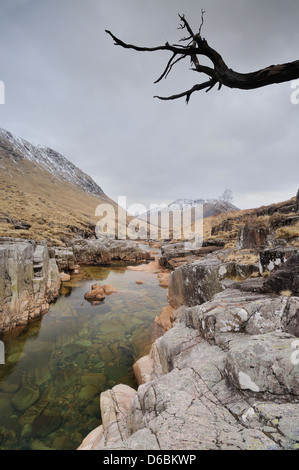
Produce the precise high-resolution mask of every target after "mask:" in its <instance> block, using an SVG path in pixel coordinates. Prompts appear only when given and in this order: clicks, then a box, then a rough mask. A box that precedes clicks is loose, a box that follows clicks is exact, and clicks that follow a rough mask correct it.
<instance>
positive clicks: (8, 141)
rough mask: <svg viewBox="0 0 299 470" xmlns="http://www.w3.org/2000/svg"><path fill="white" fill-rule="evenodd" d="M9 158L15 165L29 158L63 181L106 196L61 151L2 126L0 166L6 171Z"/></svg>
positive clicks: (88, 191)
mask: <svg viewBox="0 0 299 470" xmlns="http://www.w3.org/2000/svg"><path fill="white" fill-rule="evenodd" d="M7 158H9V159H10V162H13V163H15V165H18V162H20V160H21V159H27V160H29V161H31V162H32V163H34V164H35V165H36V166H37V167H39V168H41V169H43V170H46V171H48V172H49V173H51V174H52V175H53V176H54V177H55V178H58V179H59V180H61V181H68V182H69V183H71V184H75V185H76V186H79V187H80V188H81V189H83V190H84V191H86V192H87V193H89V194H94V195H96V196H99V197H103V196H105V194H104V192H103V190H102V189H101V188H100V187H99V186H98V185H97V184H96V183H95V181H93V179H92V178H91V177H90V176H88V175H86V174H85V173H84V172H83V171H81V170H80V169H79V168H77V167H76V166H75V165H74V164H73V163H71V162H70V161H69V160H67V159H66V158H65V157H64V156H62V155H61V154H60V153H58V152H56V151H55V150H52V149H51V148H49V147H42V146H35V145H33V144H31V143H30V142H27V141H26V140H24V139H21V138H19V137H16V136H15V135H13V134H12V133H11V132H8V131H6V130H5V129H1V128H0V168H2V169H4V170H6V171H7V162H6V161H5V159H7Z"/></svg>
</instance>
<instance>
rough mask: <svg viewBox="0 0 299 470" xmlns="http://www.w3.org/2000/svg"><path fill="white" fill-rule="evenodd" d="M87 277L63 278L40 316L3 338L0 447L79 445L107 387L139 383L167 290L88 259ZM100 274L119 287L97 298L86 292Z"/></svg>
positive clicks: (148, 278)
mask: <svg viewBox="0 0 299 470" xmlns="http://www.w3.org/2000/svg"><path fill="white" fill-rule="evenodd" d="M81 277H82V276H81ZM83 277H84V279H79V278H77V280H74V281H72V282H70V283H67V284H64V286H63V288H62V291H61V294H62V295H61V296H60V297H59V299H58V300H57V301H56V303H55V304H52V306H51V308H50V311H49V312H48V313H47V314H46V315H44V316H43V317H42V318H41V319H40V320H38V321H35V322H33V323H30V324H29V325H27V326H26V327H24V328H17V329H16V330H14V331H13V332H11V333H7V334H5V335H3V336H2V337H1V338H0V339H1V340H2V341H3V342H4V344H5V353H6V354H5V358H6V362H5V365H0V450H5V449H43V448H45V447H48V448H51V449H56V450H60V449H65V450H67V449H76V448H77V447H78V445H80V443H81V442H82V439H83V438H84V437H85V436H86V435H87V434H88V433H89V432H90V431H91V430H92V429H94V428H95V427H97V426H99V425H100V423H101V416H100V406H99V404H100V393H101V392H102V391H104V390H107V389H108V388H111V387H113V386H114V385H116V384H117V383H125V384H128V385H130V386H132V387H136V386H137V384H136V383H135V379H134V375H133V372H132V365H133V363H134V362H135V361H136V360H137V359H138V358H140V357H141V356H143V355H145V354H147V353H148V352H149V349H150V346H151V344H152V342H153V341H154V340H155V339H156V338H157V337H158V336H159V334H160V331H159V330H158V328H157V327H156V326H155V324H154V323H153V320H154V318H155V316H156V315H159V314H160V312H161V310H162V308H163V306H165V305H166V304H167V301H166V295H167V290H165V289H162V288H161V287H159V285H158V280H157V277H156V276H155V275H153V274H150V273H146V272H136V271H130V270H127V269H126V268H125V267H118V268H117V267H114V268H102V267H101V268H99V267H88V268H85V269H84V272H83ZM138 279H141V280H142V281H143V282H144V284H143V285H137V284H136V280H138ZM95 282H98V283H101V282H102V283H103V284H111V285H113V286H115V287H116V288H117V289H118V293H116V294H112V295H110V296H107V297H106V299H105V301H104V302H103V303H101V304H100V305H96V306H93V305H92V304H90V303H89V302H87V301H85V300H84V294H85V293H86V292H88V291H89V290H90V288H91V285H92V284H93V283H95Z"/></svg>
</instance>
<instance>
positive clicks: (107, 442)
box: [79, 288, 299, 450]
mask: <svg viewBox="0 0 299 470" xmlns="http://www.w3.org/2000/svg"><path fill="white" fill-rule="evenodd" d="M179 310H180V311H179V315H177V320H176V323H175V325H174V326H173V328H172V329H171V330H169V331H168V332H167V333H165V335H164V336H162V337H160V338H159V339H158V340H156V342H155V343H154V344H153V346H152V348H151V352H150V354H149V356H146V357H144V358H142V359H140V360H139V361H138V362H137V363H136V365H135V369H136V372H137V373H136V376H137V377H138V378H139V382H140V383H141V385H140V386H139V388H138V390H137V392H136V391H135V390H133V389H130V388H128V387H126V386H122V385H117V386H116V387H114V388H113V389H112V390H110V391H108V392H105V394H102V399H101V410H102V416H103V425H102V426H100V427H99V428H97V429H96V430H95V431H93V433H91V434H90V435H89V436H87V438H86V439H85V440H84V442H83V443H82V445H81V446H80V448H79V449H80V450H87V449H107V450H112V449H147V450H151V449H157V450H159V449H162V450H170V449H213V450H214V449H215V450H216V449H221V450H226V449H229V450H230V449H232V450H239V449H241V450H245V449H256V450H258V449H261V450H262V449H265V450H266V449H267V450H270V449H293V448H298V447H299V426H298V422H299V365H298V363H299V352H298V350H297V348H298V343H299V340H298V336H299V330H298V317H299V297H296V296H292V297H283V296H278V295H275V294H265V293H258V292H250V291H248V292H247V291H243V290H241V289H240V288H237V289H236V288H228V289H226V290H225V291H223V292H220V293H218V294H216V295H215V296H214V297H213V298H212V300H210V301H208V302H205V303H204V304H202V305H197V306H194V307H187V306H185V307H180V309H179Z"/></svg>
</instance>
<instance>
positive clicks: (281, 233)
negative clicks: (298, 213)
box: [276, 222, 299, 240]
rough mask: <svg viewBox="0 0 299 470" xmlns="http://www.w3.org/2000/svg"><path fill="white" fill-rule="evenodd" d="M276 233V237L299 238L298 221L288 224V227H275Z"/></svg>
mask: <svg viewBox="0 0 299 470" xmlns="http://www.w3.org/2000/svg"><path fill="white" fill-rule="evenodd" d="M276 235H277V237H278V238H285V239H286V240H293V239H294V238H299V222H298V223H297V224H295V225H290V226H289V227H281V228H279V229H277V230H276Z"/></svg>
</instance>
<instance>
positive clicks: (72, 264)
mask: <svg viewBox="0 0 299 470" xmlns="http://www.w3.org/2000/svg"><path fill="white" fill-rule="evenodd" d="M153 258H154V257H153V254H152V253H151V252H145V251H143V250H141V249H140V248H138V246H137V245H136V244H135V243H133V242H129V241H123V240H110V239H109V238H107V237H103V238H102V239H99V240H81V239H78V240H75V241H74V242H73V243H72V244H71V245H70V246H68V247H63V248H61V247H51V248H48V245H47V243H46V242H40V243H36V242H35V241H33V240H24V239H18V238H5V237H3V238H0V333H3V332H4V331H7V330H11V329H13V328H15V327H17V326H18V325H25V324H27V323H28V322H29V321H30V320H32V319H34V318H38V317H40V316H41V315H43V314H45V313H46V312H47V311H48V310H49V303H50V302H52V301H53V300H55V299H56V298H57V297H58V295H59V289H60V285H61V281H65V280H69V279H70V275H71V274H74V273H78V268H79V266H80V265H88V264H89V265H101V266H107V265H110V264H111V263H112V262H113V261H122V262H131V263H139V262H141V261H149V260H150V259H153ZM66 273H67V274H66Z"/></svg>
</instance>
